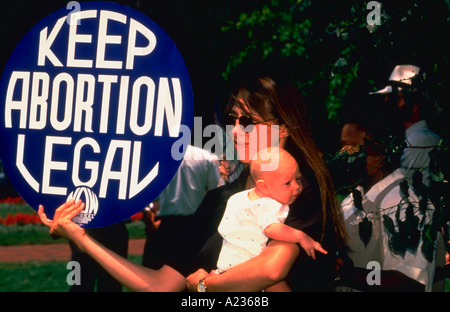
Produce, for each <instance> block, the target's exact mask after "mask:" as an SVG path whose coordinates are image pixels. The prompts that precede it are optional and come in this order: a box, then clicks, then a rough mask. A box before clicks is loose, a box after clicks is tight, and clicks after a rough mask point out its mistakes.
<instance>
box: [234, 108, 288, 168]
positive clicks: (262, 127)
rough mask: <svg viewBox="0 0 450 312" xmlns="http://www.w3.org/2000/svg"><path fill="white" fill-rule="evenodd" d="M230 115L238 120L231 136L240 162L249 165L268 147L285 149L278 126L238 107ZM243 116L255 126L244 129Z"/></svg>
mask: <svg viewBox="0 0 450 312" xmlns="http://www.w3.org/2000/svg"><path fill="white" fill-rule="evenodd" d="M247 111H249V112H250V110H247ZM230 115H231V116H233V117H234V118H235V119H236V121H235V124H234V127H233V128H232V130H231V135H232V137H233V140H234V147H235V149H236V151H237V157H238V160H240V161H242V162H243V163H245V164H248V163H249V162H250V160H251V159H252V157H254V156H255V154H256V153H257V152H258V151H260V150H262V149H264V148H266V147H268V146H280V147H283V145H284V139H283V140H282V139H281V138H280V129H279V126H278V125H275V124H274V123H273V122H271V121H266V120H264V119H262V118H261V117H260V116H258V115H257V114H256V113H247V112H246V111H243V110H242V109H240V108H239V107H237V106H234V107H233V109H232V110H231V112H230ZM242 116H245V117H250V118H251V119H252V120H253V124H251V125H249V126H247V127H243V126H242V125H241V124H240V122H239V118H240V117H242Z"/></svg>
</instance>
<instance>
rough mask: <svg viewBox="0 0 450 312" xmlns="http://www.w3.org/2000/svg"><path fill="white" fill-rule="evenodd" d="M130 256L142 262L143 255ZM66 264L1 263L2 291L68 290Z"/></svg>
mask: <svg viewBox="0 0 450 312" xmlns="http://www.w3.org/2000/svg"><path fill="white" fill-rule="evenodd" d="M128 258H129V259H130V260H131V261H133V262H135V263H138V264H140V263H141V262H142V256H136V255H130V256H129V257H128ZM66 265H67V262H66V261H48V262H39V261H30V262H24V263H0V293H2V292H67V291H68V290H69V286H68V285H67V282H66V278H67V274H68V273H69V272H70V270H68V269H66ZM123 290H124V291H128V289H126V288H124V289H123Z"/></svg>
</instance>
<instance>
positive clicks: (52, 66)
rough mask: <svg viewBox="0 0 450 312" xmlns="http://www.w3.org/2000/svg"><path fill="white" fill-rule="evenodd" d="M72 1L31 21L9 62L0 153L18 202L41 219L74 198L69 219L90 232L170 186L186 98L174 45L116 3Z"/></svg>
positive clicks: (185, 125) (189, 115)
mask: <svg viewBox="0 0 450 312" xmlns="http://www.w3.org/2000/svg"><path fill="white" fill-rule="evenodd" d="M76 4H77V5H76V6H72V7H68V8H62V9H60V10H58V11H56V12H54V13H52V14H51V15H49V16H47V17H46V18H44V19H43V20H41V21H40V22H39V23H38V24H37V25H36V26H35V27H33V28H32V29H31V30H30V31H29V32H28V33H27V34H26V35H25V37H24V38H23V39H22V40H21V41H20V43H19V44H18V45H17V47H16V49H15V50H14V52H13V54H12V55H11V57H10V58H9V60H8V63H7V64H6V66H5V69H4V71H3V73H2V77H1V81H0V99H1V103H0V137H1V141H0V144H1V146H0V153H1V154H0V156H1V159H2V161H3V166H4V168H5V171H6V173H7V175H8V177H9V179H10V180H11V182H12V184H13V185H14V187H15V188H16V190H17V191H18V192H19V194H20V195H21V196H22V197H23V199H24V200H25V201H26V202H27V203H28V204H29V205H30V206H32V207H33V208H34V209H37V207H38V206H39V204H43V205H44V207H45V211H46V214H47V215H48V217H49V218H52V217H53V214H54V210H55V209H56V208H57V207H58V206H60V205H61V204H62V203H64V202H65V201H66V200H67V199H69V198H75V199H79V198H81V199H82V200H83V201H84V202H85V204H86V206H85V209H84V210H83V211H82V212H81V213H80V214H79V215H77V216H76V217H75V218H74V221H75V222H77V223H78V224H80V225H81V226H82V227H85V228H94V227H102V226H107V225H110V224H114V223H117V222H119V221H122V220H124V219H127V218H129V217H130V216H132V215H133V214H135V213H136V212H138V211H140V210H141V209H142V208H143V207H144V206H145V205H147V204H148V203H149V202H151V201H152V200H153V199H155V198H156V196H157V195H158V194H159V193H160V192H161V191H162V190H163V189H164V188H165V187H166V185H167V184H168V183H169V182H170V180H171V179H172V177H173V175H174V174H175V172H176V171H177V169H178V167H179V165H180V162H181V159H182V155H183V152H184V151H183V146H185V144H180V142H181V141H183V142H185V141H186V138H183V133H186V131H182V130H183V129H189V130H190V129H191V128H192V122H193V95H192V86H191V82H190V78H189V74H188V71H187V68H186V65H185V63H184V60H183V58H182V56H181V54H180V52H179V51H178V49H177V47H176V45H175V43H174V42H173V41H172V40H171V38H170V37H169V36H168V35H167V34H166V33H165V32H164V31H163V30H162V29H161V28H160V27H159V26H158V25H157V24H156V23H155V22H153V21H152V20H151V19H150V18H149V17H147V16H146V15H144V14H142V13H140V12H138V11H136V10H134V9H132V8H129V7H126V6H123V5H119V4H116V3H110V2H103V1H98V2H97V1H92V2H82V3H76ZM189 133H190V132H189ZM175 147H176V148H175ZM180 147H181V148H180ZM180 155H181V157H180Z"/></svg>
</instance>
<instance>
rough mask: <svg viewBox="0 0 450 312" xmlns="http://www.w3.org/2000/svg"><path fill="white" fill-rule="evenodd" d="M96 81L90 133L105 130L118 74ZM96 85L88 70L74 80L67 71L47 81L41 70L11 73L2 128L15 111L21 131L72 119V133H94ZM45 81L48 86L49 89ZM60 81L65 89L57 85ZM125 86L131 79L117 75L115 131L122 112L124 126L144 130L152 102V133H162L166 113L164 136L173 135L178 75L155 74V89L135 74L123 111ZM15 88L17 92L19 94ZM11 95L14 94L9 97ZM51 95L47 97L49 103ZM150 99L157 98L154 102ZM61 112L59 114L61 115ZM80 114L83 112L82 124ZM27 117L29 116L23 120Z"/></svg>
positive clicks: (119, 130)
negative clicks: (99, 96) (98, 87)
mask: <svg viewBox="0 0 450 312" xmlns="http://www.w3.org/2000/svg"><path fill="white" fill-rule="evenodd" d="M30 78H31V79H30ZM97 81H98V82H100V83H101V84H102V85H103V88H102V90H101V91H100V92H101V93H102V103H101V109H100V110H99V111H98V113H97V118H98V120H99V121H100V122H99V123H97V124H98V125H99V128H98V129H95V130H96V131H95V132H97V133H108V122H109V110H110V105H111V91H112V88H113V87H114V86H115V85H116V84H117V83H118V81H119V77H118V76H117V75H98V77H97ZM95 84H96V78H95V76H94V75H91V74H78V75H77V81H76V82H75V80H74V79H73V77H72V76H71V75H70V74H68V73H60V74H58V75H56V77H54V79H53V82H50V75H49V74H48V73H46V72H34V73H30V72H25V71H14V72H13V73H12V74H11V78H10V80H9V84H8V89H7V93H6V101H5V127H6V128H12V127H14V125H13V115H14V114H13V113H14V112H17V113H19V118H20V119H19V122H18V126H19V128H20V129H31V130H42V129H44V128H45V127H46V126H47V122H48V119H49V122H50V125H51V126H52V128H53V129H54V130H57V131H65V130H67V129H68V128H69V127H70V125H71V124H72V122H73V131H74V132H80V131H84V132H86V133H93V132H94V129H93V126H92V125H93V119H94V117H95V116H94V114H95V112H94V109H93V105H94V93H95V92H96V88H95ZM50 85H51V86H52V87H51V90H50ZM62 85H63V86H64V87H65V88H62V87H61V86H62ZM75 85H76V88H75ZM129 85H130V77H129V76H121V77H120V83H119V86H118V88H119V98H118V100H117V119H116V120H117V121H116V126H115V134H124V133H125V127H126V119H125V117H126V116H129V122H128V124H129V129H130V130H131V131H132V132H133V133H134V134H135V135H139V136H142V135H146V134H148V133H149V131H150V130H151V129H152V127H153V115H154V110H155V109H154V106H155V102H156V116H155V126H154V128H155V129H154V136H162V132H163V123H164V117H166V121H167V126H168V129H169V135H170V136H171V137H177V136H178V134H179V127H180V122H181V113H182V105H183V104H182V96H181V85H180V80H179V79H178V78H171V79H168V78H166V77H160V78H159V83H158V86H159V87H158V90H156V86H155V83H154V81H153V80H152V79H151V78H150V77H148V76H141V77H139V78H137V79H136V80H135V81H134V83H133V84H132V88H131V89H132V95H131V105H130V108H129V109H130V112H129V113H128V112H127V109H128V106H127V103H128V93H129V92H128V90H129V89H130V88H129ZM30 86H31V88H30ZM171 86H172V88H171ZM30 89H31V91H30ZM61 89H65V94H64V95H61V94H60V92H61V91H60V90H61ZM75 89H76V92H75ZM143 89H145V91H146V92H145V93H146V97H145V111H144V112H141V110H142V105H140V102H142V101H141V96H142V94H143V93H144V91H142V90H143ZM171 89H173V93H174V98H173V102H174V103H172V97H171ZM17 90H21V92H18V91H17ZM17 93H20V96H17ZM15 94H16V96H14V95H15ZM29 94H30V96H29ZM50 94H51V101H50V103H48V102H49V95H50ZM155 95H156V96H155ZM61 97H64V103H65V105H64V110H63V112H62V113H61V112H60V111H59V110H60V109H61V107H60V106H61V105H59V101H60V98H61ZM155 97H156V98H157V100H155ZM28 99H29V100H28ZM48 106H50V116H49V117H48V116H47V115H48V110H49V107H48ZM61 115H62V116H63V117H62V119H61V117H60V116H61ZM83 115H84V116H85V119H84V127H83V125H82V116H83ZM27 116H29V118H28V122H27ZM139 116H144V121H143V122H142V121H141V120H138V117H139ZM58 118H59V119H58Z"/></svg>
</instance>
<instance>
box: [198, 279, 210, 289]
mask: <svg viewBox="0 0 450 312" xmlns="http://www.w3.org/2000/svg"><path fill="white" fill-rule="evenodd" d="M205 281H206V278H202V279H200V280H199V281H198V283H197V292H208V291H209V290H208V286H207V285H206V283H205Z"/></svg>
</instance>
